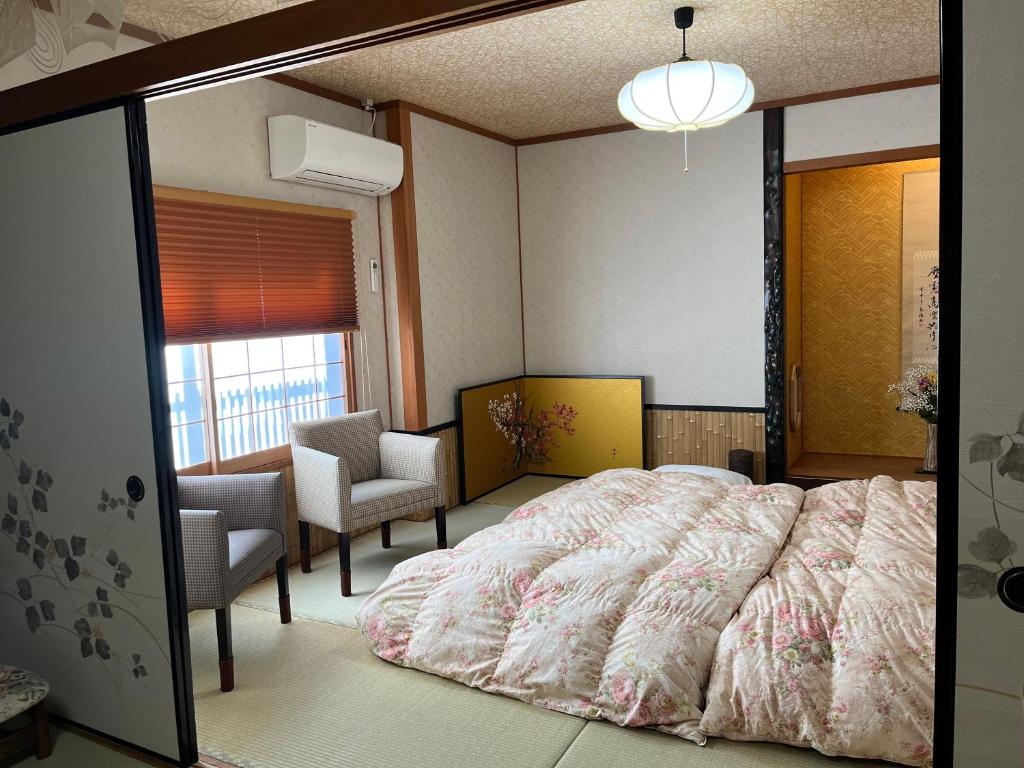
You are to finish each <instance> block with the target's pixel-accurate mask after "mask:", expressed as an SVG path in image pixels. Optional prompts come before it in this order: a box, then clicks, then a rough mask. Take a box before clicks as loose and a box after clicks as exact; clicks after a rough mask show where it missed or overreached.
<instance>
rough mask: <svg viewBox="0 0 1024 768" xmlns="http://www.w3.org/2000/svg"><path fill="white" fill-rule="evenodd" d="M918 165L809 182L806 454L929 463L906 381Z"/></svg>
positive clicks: (805, 190) (805, 216)
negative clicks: (910, 195) (903, 352)
mask: <svg viewBox="0 0 1024 768" xmlns="http://www.w3.org/2000/svg"><path fill="white" fill-rule="evenodd" d="M938 163H939V161H938V160H937V159H936V160H912V161H908V162H901V163H885V164H879V165H869V166H863V167H855V168H842V169H837V170H828V171H814V172H811V173H805V174H803V183H802V202H803V206H802V231H801V235H802V237H801V239H802V246H803V249H802V262H803V280H802V294H803V296H802V298H803V302H802V311H803V339H802V341H803V345H802V346H803V350H802V351H803V370H804V387H803V449H804V451H810V452H816V453H818V452H820V453H852V454H871V455H880V456H921V455H923V451H924V438H925V432H924V426H923V424H922V422H921V421H920V419H918V418H916V417H915V416H911V415H908V414H901V413H898V412H897V411H896V403H895V400H894V399H893V396H892V395H890V394H888V392H887V391H886V389H887V387H888V385H889V384H891V383H893V382H895V381H897V380H898V379H899V378H900V373H901V371H900V346H901V312H902V274H903V273H902V258H903V255H902V225H903V223H902V222H903V174H904V173H907V172H909V171H921V170H928V169H933V168H937V167H938Z"/></svg>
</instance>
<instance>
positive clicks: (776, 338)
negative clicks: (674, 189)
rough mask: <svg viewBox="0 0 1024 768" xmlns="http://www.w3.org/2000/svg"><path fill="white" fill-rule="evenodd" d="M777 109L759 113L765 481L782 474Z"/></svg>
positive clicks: (781, 202) (781, 189) (781, 184)
mask: <svg viewBox="0 0 1024 768" xmlns="http://www.w3.org/2000/svg"><path fill="white" fill-rule="evenodd" d="M782 136H783V117H782V108H781V107H777V108H775V109H766V110H765V111H764V373H765V392H764V405H765V415H764V452H765V480H766V482H769V483H776V482H780V481H782V480H783V479H784V478H785V475H786V425H785V409H786V392H785V381H786V355H785V352H786V350H785V328H784V323H785V317H786V300H785V298H786V297H785V284H784V278H785V275H784V270H785V265H784V263H783V216H784V215H785V199H784V194H785V181H784V179H783V176H782V165H783V144H782Z"/></svg>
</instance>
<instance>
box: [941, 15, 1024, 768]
mask: <svg viewBox="0 0 1024 768" xmlns="http://www.w3.org/2000/svg"><path fill="white" fill-rule="evenodd" d="M963 29H964V115H965V118H966V119H965V121H964V149H963V151H964V158H963V162H964V183H963V276H962V281H961V322H960V333H961V359H960V369H961V375H960V388H961V389H960V446H959V449H960V474H961V481H960V505H959V528H960V535H959V539H960V547H959V560H958V562H959V564H960V565H961V567H966V568H967V569H970V570H972V571H973V573H974V575H975V581H976V583H977V582H978V581H979V580H978V576H979V575H980V571H979V570H977V569H985V570H986V571H988V573H989V577H988V581H987V587H989V588H991V587H993V586H994V585H995V578H996V574H997V573H999V572H1000V571H1002V570H1003V569H1005V568H1008V567H1010V566H1011V565H1018V566H1020V565H1024V513H1022V512H1020V511H1019V510H1021V509H1024V483H1022V482H1019V481H1018V480H1013V479H1011V477H1010V476H1009V475H1003V474H1002V473H1001V472H998V471H997V472H995V473H994V481H993V480H990V478H992V477H993V476H992V475H990V464H989V462H987V461H977V462H974V463H972V462H971V461H970V445H971V440H970V438H971V437H972V436H974V435H978V434H979V433H981V434H989V435H996V436H999V437H998V438H996V439H997V440H998V444H999V448H1000V450H1001V451H1002V452H1004V453H1005V452H1006V451H1008V450H1009V449H1010V445H1011V440H1012V441H1013V442H1015V443H1017V444H1018V445H1019V444H1020V443H1021V441H1022V436H1021V434H1020V432H1021V431H1024V424H1020V422H1019V419H1020V417H1021V413H1022V412H1024V312H1022V311H1021V303H1020V297H1021V295H1024V260H1022V258H1021V238H1020V231H1021V223H1020V218H1021V211H1024V185H1022V184H1021V178H1024V151H1022V148H1021V124H1022V122H1024V89H1022V88H1021V87H1020V86H1019V83H1021V82H1022V81H1024V58H1022V57H1021V56H1020V46H1021V42H1022V41H1024V4H1021V3H1009V2H1005V0H969V1H968V2H965V3H964V27H963ZM1010 83H1016V84H1017V85H1015V86H1011V87H1007V85H1008V84H1010ZM939 407H940V409H941V408H942V401H941V400H940V403H939ZM1009 435H1013V437H1012V438H1010V437H1009ZM940 450H941V449H940ZM1009 464H1010V467H1011V468H1012V467H1013V466H1014V461H1013V457H1012V456H1011V457H1010V460H1009ZM1018 466H1019V464H1018ZM972 484H973V485H974V486H977V487H972ZM989 494H991V495H994V496H995V497H996V498H997V499H999V501H1000V502H1001V504H999V505H996V506H995V507H994V506H993V503H992V501H991V500H990V499H989V498H988V495H989ZM1003 504H1006V505H1010V507H1006V506H1002V505H1003ZM996 513H998V517H997V514H996ZM993 529H996V530H993ZM999 529H1001V530H1002V534H999V533H998V531H999ZM982 531H986V533H985V534H982ZM982 537H987V538H988V539H989V540H990V543H989V544H988V545H987V546H986V545H981V546H980V547H979V546H978V545H976V544H974V545H973V546H972V544H973V542H975V541H976V540H978V539H979V538H982ZM1003 537H1005V538H1003ZM993 542H1001V543H1000V544H999V547H998V548H994V547H993ZM1012 545H1015V546H1016V551H1015V552H1014V551H1009V552H1008V551H1006V550H1008V549H1009V548H1010V546H1012ZM997 549H1002V550H1003V551H997ZM972 550H974V551H972ZM975 553H977V555H976V554H975ZM993 553H995V554H996V555H999V556H1004V559H1003V560H1002V562H999V563H996V562H993V559H994V558H993V557H992V554H993ZM972 594H973V595H974V596H973V597H969V596H965V595H963V592H961V597H960V598H959V600H958V602H957V609H956V610H957V675H956V677H957V693H956V733H955V740H954V757H955V761H956V766H957V768H974V766H986V768H988V767H991V768H1010V767H1011V766H1013V767H1014V768H1019V767H1020V766H1021V765H1024V752H1022V741H1024V732H1022V724H1021V709H1022V702H1021V688H1022V686H1024V659H1022V658H1021V653H1020V651H1021V647H1022V642H1021V639H1022V637H1024V614H1021V613H1014V612H1012V611H1011V610H1010V609H1009V608H1007V607H1006V606H1005V605H1003V604H1002V603H1001V602H1000V600H999V599H998V598H996V597H991V593H990V591H989V590H988V589H986V590H985V591H982V592H981V593H980V594H979V593H977V592H974V593H972Z"/></svg>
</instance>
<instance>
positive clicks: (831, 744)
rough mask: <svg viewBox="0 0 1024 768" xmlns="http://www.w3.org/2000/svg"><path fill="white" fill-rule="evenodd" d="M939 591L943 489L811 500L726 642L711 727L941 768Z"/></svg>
mask: <svg viewBox="0 0 1024 768" xmlns="http://www.w3.org/2000/svg"><path fill="white" fill-rule="evenodd" d="M934 589H935V484H934V483H931V482H908V483H900V482H897V481H895V480H893V479H892V478H889V477H876V478H874V479H873V480H870V481H868V480H854V481H849V482H844V483H835V484H832V485H828V486H825V487H822V488H818V489H815V490H812V491H809V492H808V493H807V496H806V498H805V501H804V508H803V511H802V512H801V514H800V516H799V518H797V522H796V525H795V526H794V528H793V533H792V536H791V538H790V541H789V543H788V545H787V546H786V549H785V550H783V552H782V554H781V555H780V556H779V559H778V561H777V562H776V564H775V565H774V567H773V568H772V570H771V572H770V574H769V576H768V577H767V578H765V579H764V580H762V581H761V582H760V583H759V584H758V585H757V586H756V587H755V588H754V589H753V590H752V591H751V593H750V595H749V596H748V597H747V599H746V600H745V601H744V603H743V606H742V607H741V608H740V611H739V613H738V614H737V616H736V617H735V618H734V619H733V620H732V622H731V623H730V624H729V626H728V627H727V628H726V630H725V631H724V632H723V634H722V638H721V640H720V642H719V646H718V652H717V655H716V658H715V663H714V666H713V667H712V673H711V683H710V685H709V687H708V692H707V706H706V708H705V714H704V718H703V720H702V721H701V728H702V729H703V730H704V731H705V732H706V733H708V734H709V735H724V736H728V737H730V738H736V739H743V740H758V741H780V742H785V743H788V744H796V745H799V746H809V747H813V748H815V749H817V750H819V751H820V752H824V753H825V754H829V755H846V756H849V757H864V758H871V759H884V760H891V761H893V762H898V763H905V764H907V765H915V766H930V765H931V763H932V699H933V696H934V684H933V676H934V670H935V659H934V655H935V641H934V638H935V598H934Z"/></svg>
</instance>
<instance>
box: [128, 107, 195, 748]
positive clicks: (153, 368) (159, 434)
mask: <svg viewBox="0 0 1024 768" xmlns="http://www.w3.org/2000/svg"><path fill="white" fill-rule="evenodd" d="M124 115H125V128H126V131H127V137H128V162H129V174H130V177H131V189H132V203H133V208H134V216H135V243H136V249H137V251H138V262H139V288H140V293H141V305H142V328H143V338H144V340H145V348H146V368H147V371H148V377H149V407H150V417H151V419H152V424H153V454H154V456H153V458H154V463H155V469H156V485H157V487H156V488H154V489H153V491H154V492H155V493H156V495H157V505H158V506H157V508H158V510H159V515H160V540H161V545H162V550H163V568H164V591H165V599H166V604H167V636H168V645H169V655H170V660H171V684H172V690H173V693H174V716H175V722H176V727H177V732H178V761H179V764H180V765H192V764H193V763H195V761H196V760H198V759H199V758H198V755H199V747H198V741H197V737H196V720H195V707H194V703H193V698H192V652H191V648H190V645H189V636H188V611H187V606H186V599H185V556H184V553H183V550H182V540H181V520H180V517H179V515H178V483H177V478H176V474H175V471H174V461H173V459H172V458H171V457H172V456H174V451H173V447H172V445H171V424H170V410H169V408H168V405H167V371H166V363H165V357H164V345H165V342H166V339H165V335H164V314H163V296H162V294H161V290H160V263H159V257H158V255H157V246H156V219H155V214H154V206H153V179H152V176H151V174H150V164H149V137H148V134H147V129H146V104H145V102H144V101H143V100H142V99H129V100H127V101H126V103H125V105H124Z"/></svg>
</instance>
